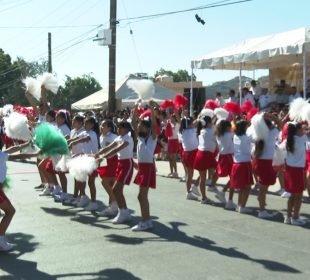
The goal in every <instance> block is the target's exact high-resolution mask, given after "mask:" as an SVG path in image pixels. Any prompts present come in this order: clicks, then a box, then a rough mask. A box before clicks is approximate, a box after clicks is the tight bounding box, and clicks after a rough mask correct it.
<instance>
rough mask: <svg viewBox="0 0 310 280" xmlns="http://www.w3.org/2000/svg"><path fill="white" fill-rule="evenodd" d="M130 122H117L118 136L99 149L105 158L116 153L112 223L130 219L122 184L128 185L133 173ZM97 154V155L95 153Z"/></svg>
mask: <svg viewBox="0 0 310 280" xmlns="http://www.w3.org/2000/svg"><path fill="white" fill-rule="evenodd" d="M131 131H132V128H131V124H130V123H128V122H126V121H125V122H120V123H119V124H118V135H119V136H118V137H117V138H116V139H115V140H114V141H113V142H112V143H111V144H110V145H109V146H107V147H106V148H104V149H102V150H101V151H100V154H103V155H104V157H105V158H110V157H113V156H114V155H116V154H117V157H118V163H117V170H116V178H115V182H114V185H113V193H114V195H115V198H116V201H117V204H118V207H119V209H118V214H117V216H116V217H115V218H114V219H113V221H112V222H113V223H114V224H122V223H126V222H128V221H129V220H130V219H131V215H130V212H129V210H128V208H127V203H126V199H125V197H124V193H123V191H124V185H129V184H130V181H131V178H132V174H133V159H132V158H133V146H134V143H133V139H132V137H131ZM97 156H98V155H97Z"/></svg>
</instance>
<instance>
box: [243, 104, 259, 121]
mask: <svg viewBox="0 0 310 280" xmlns="http://www.w3.org/2000/svg"><path fill="white" fill-rule="evenodd" d="M258 112H259V111H258V109H257V108H254V107H253V108H251V109H250V110H249V112H248V113H247V115H246V119H247V120H251V119H252V118H253V117H254V116H255V115H256V114H257V113H258Z"/></svg>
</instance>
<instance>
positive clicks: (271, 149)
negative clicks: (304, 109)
mask: <svg viewBox="0 0 310 280" xmlns="http://www.w3.org/2000/svg"><path fill="white" fill-rule="evenodd" d="M263 121H264V122H265V123H266V125H267V127H268V128H269V131H268V137H267V139H266V140H259V141H256V142H255V149H254V159H253V172H254V173H255V174H256V176H257V179H258V183H259V194H258V202H259V212H258V217H259V218H262V219H268V218H272V217H273V214H272V213H268V212H267V211H266V194H267V191H268V187H269V186H270V185H274V184H275V183H276V180H277V172H276V171H275V170H274V168H273V166H272V160H273V157H274V153H275V148H276V142H277V139H278V136H279V129H278V128H281V127H282V125H281V121H280V120H279V119H278V118H277V117H275V116H274V115H272V114H268V113H265V114H264V120H263ZM273 122H274V123H275V124H276V125H277V127H275V126H274V125H273Z"/></svg>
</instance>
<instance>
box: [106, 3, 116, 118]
mask: <svg viewBox="0 0 310 280" xmlns="http://www.w3.org/2000/svg"><path fill="white" fill-rule="evenodd" d="M116 2H117V0H110V29H111V33H112V40H111V45H110V46H109V101H108V106H109V109H108V110H109V112H115V109H116V99H115V76H116V9H117V3H116Z"/></svg>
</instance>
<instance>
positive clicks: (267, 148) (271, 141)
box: [260, 128, 280, 159]
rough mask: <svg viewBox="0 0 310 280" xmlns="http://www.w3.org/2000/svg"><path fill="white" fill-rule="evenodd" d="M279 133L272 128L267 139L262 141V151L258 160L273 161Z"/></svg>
mask: <svg viewBox="0 0 310 280" xmlns="http://www.w3.org/2000/svg"><path fill="white" fill-rule="evenodd" d="M279 133H280V132H279V130H278V129H277V128H273V129H271V130H270V131H269V134H268V138H267V139H266V140H265V141H264V142H265V143H264V149H263V153H262V155H261V156H260V159H273V156H274V152H275V149H276V142H277V139H278V137H279Z"/></svg>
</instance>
